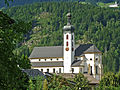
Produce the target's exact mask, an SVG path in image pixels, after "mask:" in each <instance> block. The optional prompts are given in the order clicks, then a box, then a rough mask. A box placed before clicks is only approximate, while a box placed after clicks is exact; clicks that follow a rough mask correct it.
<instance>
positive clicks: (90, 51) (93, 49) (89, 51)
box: [84, 45, 101, 53]
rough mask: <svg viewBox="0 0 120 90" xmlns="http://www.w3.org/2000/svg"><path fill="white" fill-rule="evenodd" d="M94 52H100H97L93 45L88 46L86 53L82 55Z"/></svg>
mask: <svg viewBox="0 0 120 90" xmlns="http://www.w3.org/2000/svg"><path fill="white" fill-rule="evenodd" d="M94 52H98V53H101V51H99V50H98V48H97V47H96V46H95V45H92V46H90V47H89V48H88V49H87V50H86V51H84V53H94Z"/></svg>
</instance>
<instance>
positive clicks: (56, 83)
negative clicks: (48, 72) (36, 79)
mask: <svg viewBox="0 0 120 90" xmlns="http://www.w3.org/2000/svg"><path fill="white" fill-rule="evenodd" d="M71 87H73V86H72V85H71V84H70V83H69V82H68V81H67V80H66V79H65V78H63V77H61V76H57V75H53V76H51V77H48V89H49V90H71Z"/></svg>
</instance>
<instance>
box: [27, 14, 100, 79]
mask: <svg viewBox="0 0 120 90" xmlns="http://www.w3.org/2000/svg"><path fill="white" fill-rule="evenodd" d="M67 19H68V20H67V25H66V26H64V27H63V37H64V45H63V46H45V47H34V49H33V51H32V53H31V55H30V56H29V59H30V62H31V65H32V66H31V68H32V69H39V70H40V71H42V72H49V73H79V72H81V73H83V74H89V75H91V76H93V77H94V78H96V79H97V80H100V79H101V75H102V52H101V51H99V50H98V48H97V47H96V46H95V45H93V44H81V45H75V42H74V26H73V25H71V14H70V13H68V14H67Z"/></svg>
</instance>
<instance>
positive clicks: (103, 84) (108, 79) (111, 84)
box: [97, 72, 120, 90]
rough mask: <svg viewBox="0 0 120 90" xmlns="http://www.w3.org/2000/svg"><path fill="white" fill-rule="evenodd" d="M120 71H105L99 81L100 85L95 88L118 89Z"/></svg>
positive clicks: (119, 85) (119, 86)
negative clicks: (115, 72)
mask: <svg viewBox="0 0 120 90" xmlns="http://www.w3.org/2000/svg"><path fill="white" fill-rule="evenodd" d="M119 76H120V72H119V73H117V74H114V73H113V72H107V73H105V74H104V76H103V77H102V79H101V81H100V85H99V87H98V88H97V89H98V90H103V89H104V90H119V89H120V81H119V78H120V77H119Z"/></svg>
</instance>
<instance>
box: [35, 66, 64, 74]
mask: <svg viewBox="0 0 120 90" xmlns="http://www.w3.org/2000/svg"><path fill="white" fill-rule="evenodd" d="M59 68H61V73H63V67H40V68H38V67H37V68H33V69H38V70H40V71H41V69H43V72H47V69H49V73H53V69H55V73H59Z"/></svg>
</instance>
